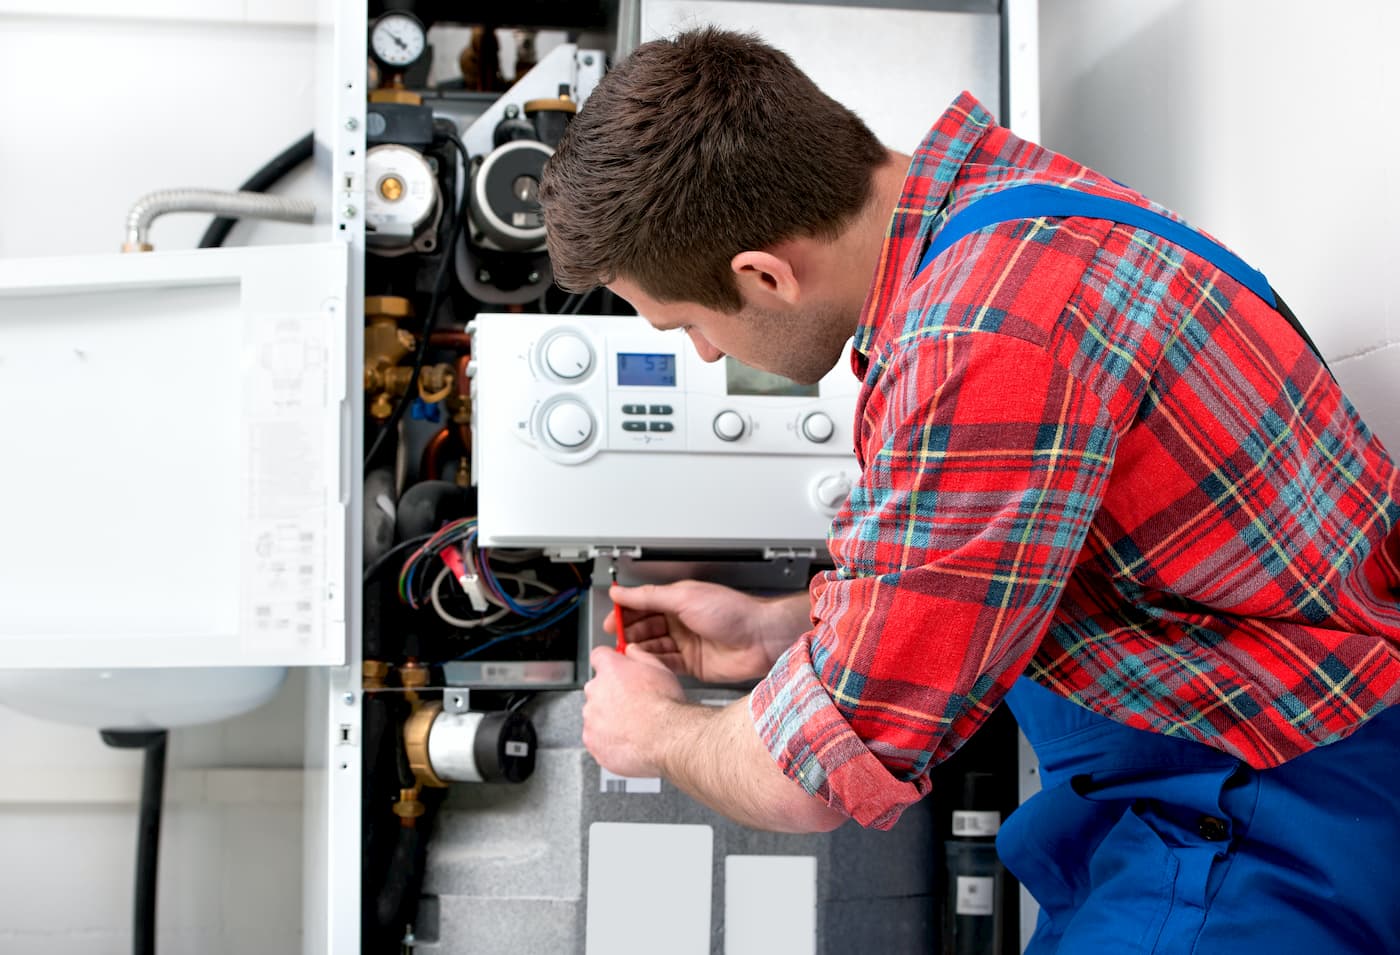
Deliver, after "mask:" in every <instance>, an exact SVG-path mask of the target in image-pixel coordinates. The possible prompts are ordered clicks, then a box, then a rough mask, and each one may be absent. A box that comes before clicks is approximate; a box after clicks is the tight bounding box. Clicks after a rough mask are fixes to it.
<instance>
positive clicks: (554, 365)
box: [544, 334, 593, 381]
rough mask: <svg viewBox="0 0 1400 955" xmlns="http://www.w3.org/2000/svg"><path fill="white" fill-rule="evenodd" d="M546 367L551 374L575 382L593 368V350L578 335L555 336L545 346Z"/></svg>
mask: <svg viewBox="0 0 1400 955" xmlns="http://www.w3.org/2000/svg"><path fill="white" fill-rule="evenodd" d="M544 366H545V368H546V369H548V371H549V373H550V374H552V375H554V376H556V377H558V378H560V379H562V380H564V381H574V380H576V379H579V378H582V377H583V376H584V375H586V374H588V372H589V371H590V370H591V369H592V368H593V349H591V348H589V347H588V342H586V341H584V340H583V339H582V338H580V337H579V336H577V335H574V334H564V335H555V336H554V337H553V338H551V339H550V340H549V341H548V342H547V343H546V344H545V346H544Z"/></svg>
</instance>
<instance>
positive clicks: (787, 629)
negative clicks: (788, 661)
mask: <svg viewBox="0 0 1400 955" xmlns="http://www.w3.org/2000/svg"><path fill="white" fill-rule="evenodd" d="M765 609H766V611H767V615H768V619H767V622H766V626H765V627H764V628H763V647H764V650H765V651H766V652H767V654H768V662H769V664H770V665H771V664H772V663H774V662H776V661H777V659H778V657H780V656H782V655H783V651H784V650H786V649H787V648H788V647H790V646H792V644H793V641H795V640H796V639H797V638H798V637H800V636H802V634H804V633H806V632H807V631H808V630H809V629H811V626H812V598H811V597H810V596H809V595H808V593H807V591H805V590H799V591H797V592H796V593H792V594H786V595H784V596H782V597H773V598H771V599H769V601H768V602H767V605H766V607H765Z"/></svg>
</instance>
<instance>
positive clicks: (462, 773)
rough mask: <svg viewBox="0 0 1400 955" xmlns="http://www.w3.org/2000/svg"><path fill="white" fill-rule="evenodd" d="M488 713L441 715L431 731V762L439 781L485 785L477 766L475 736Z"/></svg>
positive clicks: (429, 755)
mask: <svg viewBox="0 0 1400 955" xmlns="http://www.w3.org/2000/svg"><path fill="white" fill-rule="evenodd" d="M485 716H486V714H485V713H448V712H447V711H446V710H444V711H443V712H441V713H439V714H438V715H437V718H436V719H434V720H433V725H432V726H431V727H430V728H429V729H428V762H430V763H432V764H433V772H435V773H437V775H438V777H439V778H440V779H443V780H445V781H447V782H451V783H479V782H482V781H483V780H482V777H481V770H480V768H478V766H477V765H476V756H475V750H476V733H477V730H478V729H480V728H481V721H482V719H484V718H485Z"/></svg>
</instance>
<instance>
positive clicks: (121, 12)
mask: <svg viewBox="0 0 1400 955" xmlns="http://www.w3.org/2000/svg"><path fill="white" fill-rule="evenodd" d="M311 6H312V5H311V4H308V3H297V2H284V0H278V2H271V0H200V2H199V3H180V2H175V0H145V2H140V0H123V2H122V3H121V4H112V3H108V2H106V0H0V89H4V90H5V91H6V96H5V105H4V107H3V110H0V115H3V117H4V125H3V130H0V210H3V212H0V256H4V257H27V256H41V255H43V256H47V255H63V254H74V253H92V252H115V251H117V250H118V249H119V248H120V244H121V241H122V236H123V228H124V224H125V216H126V210H127V208H128V207H129V205H130V203H131V202H132V201H133V200H135V199H136V198H138V197H139V196H140V195H142V194H143V193H145V192H148V191H151V190H154V189H160V188H168V187H176V186H207V187H212V188H227V189H231V188H234V187H236V186H237V185H238V184H239V183H240V182H241V181H242V180H244V179H245V178H247V177H248V176H249V175H250V174H251V173H252V172H254V171H255V170H256V169H257V168H258V167H259V166H261V165H262V164H263V163H264V162H265V161H266V160H268V159H269V158H271V157H272V156H273V155H275V154H276V153H278V152H280V151H281V150H282V149H283V148H284V147H285V146H287V145H288V144H289V143H291V142H293V141H294V140H296V139H298V138H299V137H301V136H302V135H303V134H304V133H306V132H308V131H310V129H311V127H312V124H313V121H314V115H313V111H314V106H315V103H314V100H315V96H314V90H315V83H316V77H315V76H314V75H313V74H314V62H313V61H314V53H315V50H314V40H315V37H314V32H313V29H312V26H311V20H312V15H311V14H312V12H313V11H312V10H311V9H308V8H309V7H311ZM114 8H116V9H114ZM99 14H101V16H99ZM312 179H313V177H312V176H311V175H310V174H309V173H306V174H302V175H300V176H298V177H296V178H295V179H294V180H293V181H291V182H289V183H288V184H287V187H286V188H283V189H280V190H279V191H282V192H292V193H295V194H300V195H308V196H314V195H315V194H316V192H317V189H316V184H315V183H314V182H313V181H312ZM208 221H209V219H208V217H207V216H193V215H188V216H171V217H168V218H167V219H163V220H160V221H158V222H157V223H156V225H155V227H154V228H153V230H152V239H153V241H154V243H155V245H156V247H157V248H159V249H179V248H191V247H193V246H194V245H195V244H196V242H197V241H198V239H199V236H200V234H201V233H202V232H203V230H204V228H205V227H206V225H207V224H208ZM306 228H307V227H302V226H296V225H289V224H276V223H274V224H260V225H256V226H250V225H247V224H241V225H240V226H238V227H237V228H236V229H235V230H234V234H233V235H232V236H231V238H230V243H231V244H240V243H242V242H245V241H249V240H252V241H256V242H258V243H266V242H277V241H292V242H296V241H305V239H306V236H307V233H306V232H305V231H303V230H305V229H306ZM73 425H74V426H75V427H77V428H78V433H81V428H80V425H81V423H80V422H77V423H73ZM56 426H62V423H56ZM94 474H95V475H98V477H97V480H99V481H100V468H99V469H97V470H95V471H94ZM75 585H77V584H75ZM304 695H305V681H304V680H303V679H301V676H300V675H296V674H294V676H293V678H292V679H290V680H289V681H288V683H287V685H286V687H285V688H284V689H283V691H282V692H281V693H280V694H279V696H278V697H277V699H276V700H275V701H274V702H273V703H271V704H269V705H268V706H267V707H264V708H263V709H262V710H260V711H258V712H256V713H253V714H249V715H248V716H245V717H242V718H239V719H236V720H231V721H228V722H226V723H222V724H218V725H214V726H208V727H199V728H194V729H189V730H181V731H177V732H175V733H173V734H172V738H171V753H170V769H169V776H168V779H169V782H168V799H167V808H166V824H165V829H164V833H163V838H162V845H161V887H160V896H159V940H160V942H161V947H162V950H163V951H168V952H210V953H239V955H242V953H249V955H252V953H265V952H279V953H280V952H296V951H299V950H300V948H301V942H300V938H301V930H302V928H301V908H302V879H301V869H302V828H303V827H302V816H301V812H302V808H301V803H302V788H301V775H302V773H301V770H300V767H301V766H302V763H303V756H302V734H303V726H304V722H305V720H304V709H305V701H304ZM0 740H3V741H4V753H3V758H0V767H3V768H0V845H3V846H4V847H5V850H4V853H3V864H0V952H4V953H9V952H16V953H19V952H24V953H26V955H31V953H32V955H79V953H81V955H124V953H126V952H129V951H130V944H131V943H130V926H131V894H132V874H133V870H134V867H135V844H136V799H137V796H138V794H139V791H140V757H139V755H138V754H135V753H132V752H124V751H116V750H110V749H107V748H106V747H104V746H103V745H102V744H101V742H100V741H99V740H98V738H97V734H96V733H95V732H93V731H91V730H85V729H77V728H72V727H65V726H60V725H57V724H50V723H44V722H40V721H37V720H33V719H30V718H28V717H25V716H21V715H19V714H17V713H14V712H13V711H10V710H7V709H4V708H3V707H0Z"/></svg>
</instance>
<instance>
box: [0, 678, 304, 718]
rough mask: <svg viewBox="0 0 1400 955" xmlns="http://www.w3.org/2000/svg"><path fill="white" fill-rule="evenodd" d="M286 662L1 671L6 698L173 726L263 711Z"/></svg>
mask: <svg viewBox="0 0 1400 955" xmlns="http://www.w3.org/2000/svg"><path fill="white" fill-rule="evenodd" d="M286 677H287V670H286V668H285V667H219V668H192V667H186V668H168V669H130V670H127V669H121V670H0V704H3V705H5V706H8V707H11V708H12V709H16V710H19V711H20V712H22V713H27V714H28V715H30V716H36V717H38V718H40V719H45V720H53V721H55V722H59V723H69V724H73V725H76V726H91V727H94V728H96V729H124V730H137V729H174V728H176V727H180V726H193V725H195V724H197V723H213V722H217V721H219V720H225V719H228V718H229V717H232V716H237V715H239V714H240V713H246V712H248V711H249V710H254V709H257V708H258V707H260V706H262V705H263V704H264V703H267V702H268V701H269V700H271V699H272V697H273V696H275V695H276V693H277V690H278V689H279V688H280V687H281V686H282V682H283V680H285V679H286Z"/></svg>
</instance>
